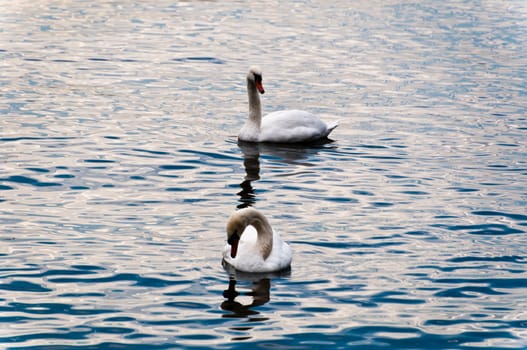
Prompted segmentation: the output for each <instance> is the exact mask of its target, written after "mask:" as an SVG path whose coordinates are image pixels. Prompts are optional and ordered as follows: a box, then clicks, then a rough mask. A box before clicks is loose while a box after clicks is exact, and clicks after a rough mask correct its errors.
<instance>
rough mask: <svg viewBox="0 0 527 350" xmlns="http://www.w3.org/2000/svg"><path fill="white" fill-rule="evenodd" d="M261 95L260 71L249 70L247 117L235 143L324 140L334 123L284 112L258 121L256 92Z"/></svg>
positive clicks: (294, 112)
mask: <svg viewBox="0 0 527 350" xmlns="http://www.w3.org/2000/svg"><path fill="white" fill-rule="evenodd" d="M264 92H265V90H264V88H263V85H262V71H261V70H260V68H258V67H251V68H250V69H249V73H247V93H248V95H249V118H248V119H247V122H246V123H245V125H244V126H243V127H242V129H241V130H240V133H239V134H238V140H240V141H247V142H275V143H301V142H305V143H307V142H315V141H321V140H324V139H327V137H328V135H329V134H330V133H331V131H333V129H335V128H336V127H337V126H338V122H330V123H326V122H324V121H322V120H320V118H318V117H317V116H316V115H314V114H311V113H309V112H306V111H300V110H284V111H277V112H272V113H270V114H267V115H266V116H265V117H264V118H263V119H262V106H261V103H260V96H259V95H258V93H261V94H263V93H264Z"/></svg>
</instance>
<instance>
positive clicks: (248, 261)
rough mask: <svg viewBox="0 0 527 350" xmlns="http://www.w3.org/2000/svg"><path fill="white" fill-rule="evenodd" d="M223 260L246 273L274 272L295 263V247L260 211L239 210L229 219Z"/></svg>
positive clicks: (250, 209)
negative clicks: (283, 238) (285, 239)
mask: <svg viewBox="0 0 527 350" xmlns="http://www.w3.org/2000/svg"><path fill="white" fill-rule="evenodd" d="M223 260H224V261H225V262H226V263H228V264H229V265H231V266H233V267H234V268H235V269H236V270H239V271H243V272H273V271H280V270H284V269H287V268H288V267H289V266H290V265H291V260H292V253H291V248H290V247H289V245H288V244H287V243H285V242H284V241H283V240H282V239H281V238H280V235H279V234H278V233H277V232H276V231H274V230H273V229H272V228H271V225H270V224H269V221H267V219H266V217H265V216H264V215H263V214H262V213H260V212H259V211H258V210H256V209H253V208H250V207H249V208H244V209H240V210H238V211H235V212H234V213H233V214H232V215H231V217H230V218H229V221H228V222H227V244H226V245H225V248H224V249H223Z"/></svg>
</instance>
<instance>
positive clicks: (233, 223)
mask: <svg viewBox="0 0 527 350" xmlns="http://www.w3.org/2000/svg"><path fill="white" fill-rule="evenodd" d="M261 215H262V214H260V212H258V211H257V210H256V209H253V208H243V209H240V210H238V211H235V212H234V213H233V214H232V215H231V217H230V218H229V221H227V243H228V244H229V245H230V246H231V258H233V259H234V258H235V257H236V253H237V252H238V243H239V242H240V237H241V235H242V233H243V231H245V228H246V227H247V226H249V225H251V223H252V222H253V220H254V219H255V218H257V217H260V216H261Z"/></svg>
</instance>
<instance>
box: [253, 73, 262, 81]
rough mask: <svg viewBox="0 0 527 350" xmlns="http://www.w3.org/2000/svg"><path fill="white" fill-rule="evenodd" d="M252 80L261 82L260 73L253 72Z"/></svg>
mask: <svg viewBox="0 0 527 350" xmlns="http://www.w3.org/2000/svg"><path fill="white" fill-rule="evenodd" d="M254 81H255V82H257V83H261V82H262V76H261V75H260V74H256V73H255V74H254Z"/></svg>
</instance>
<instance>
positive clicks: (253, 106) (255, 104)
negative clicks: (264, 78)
mask: <svg viewBox="0 0 527 350" xmlns="http://www.w3.org/2000/svg"><path fill="white" fill-rule="evenodd" d="M247 94H248V95H249V120H248V123H251V124H252V126H253V127H256V128H258V131H260V123H261V122H262V105H261V104H260V96H259V95H258V91H257V90H256V84H255V83H254V81H252V80H249V79H248V80H247Z"/></svg>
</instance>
